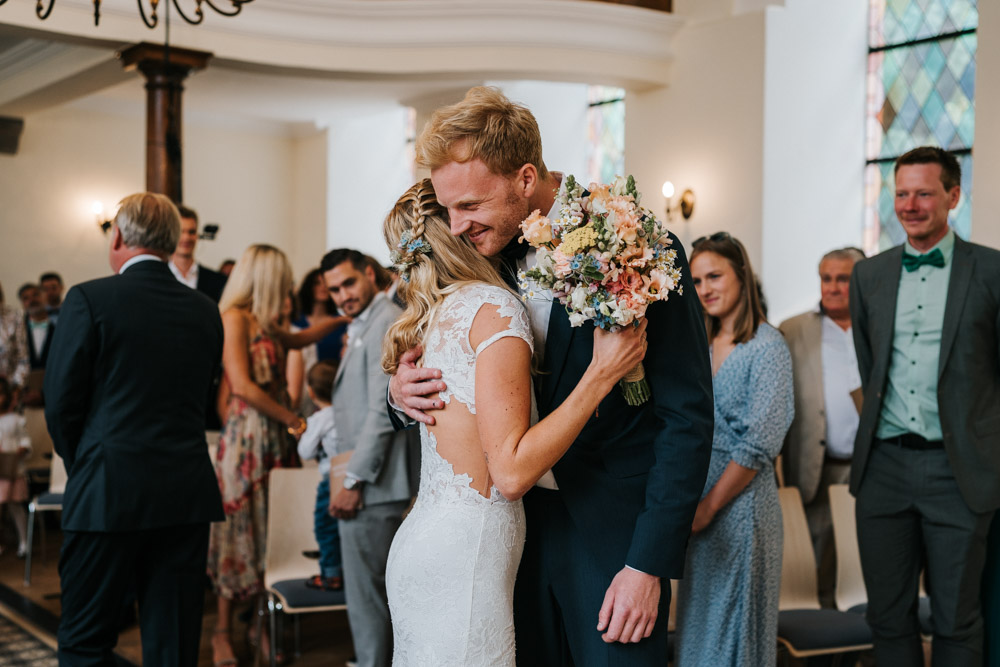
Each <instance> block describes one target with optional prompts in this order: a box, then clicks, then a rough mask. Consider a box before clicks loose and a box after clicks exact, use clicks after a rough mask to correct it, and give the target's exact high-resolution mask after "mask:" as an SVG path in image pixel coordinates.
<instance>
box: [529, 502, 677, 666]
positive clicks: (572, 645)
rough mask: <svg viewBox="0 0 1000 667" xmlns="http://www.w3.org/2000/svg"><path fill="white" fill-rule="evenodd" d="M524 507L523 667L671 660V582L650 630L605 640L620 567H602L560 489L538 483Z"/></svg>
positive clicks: (642, 663)
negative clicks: (635, 637) (604, 618)
mask: <svg viewBox="0 0 1000 667" xmlns="http://www.w3.org/2000/svg"><path fill="white" fill-rule="evenodd" d="M524 509H525V513H526V515H527V535H526V538H525V544H524V555H523V556H522V557H521V565H520V567H519V569H518V571H517V582H516V584H515V587H514V628H515V631H516V634H517V665H518V667H535V666H538V667H563V666H569V665H576V666H579V667H584V666H586V667H591V666H593V667H596V666H598V665H600V666H602V667H606V666H608V667H609V666H612V665H614V666H618V665H620V666H622V667H626V666H628V667H640V666H642V665H656V666H657V667H660V666H662V665H665V664H667V614H668V611H669V608H670V586H669V585H664V586H663V587H662V589H661V595H660V609H659V613H658V616H657V620H656V625H655V627H654V630H653V634H652V635H651V636H650V637H649V638H647V639H643V640H642V641H640V642H639V643H638V644H619V643H613V644H606V643H605V642H604V640H603V639H601V633H600V632H598V631H597V615H598V613H599V612H600V610H601V605H602V604H603V603H604V594H605V593H606V592H607V590H608V586H610V585H611V579H612V577H613V576H614V575H615V574H617V572H614V573H610V574H609V573H607V572H606V571H604V569H602V568H601V567H599V565H598V563H597V562H596V560H595V559H594V555H593V554H592V553H590V544H589V543H588V542H587V541H586V540H584V539H583V538H584V535H583V534H581V532H580V530H579V529H578V527H577V526H575V525H574V523H573V520H572V519H571V518H570V515H569V512H568V511H567V510H566V506H565V505H564V504H563V502H562V500H560V498H559V492H558V491H549V490H546V489H542V488H537V487H536V488H534V489H532V490H531V491H529V492H528V493H527V494H526V495H525V496H524ZM622 566H623V567H624V563H623V564H622Z"/></svg>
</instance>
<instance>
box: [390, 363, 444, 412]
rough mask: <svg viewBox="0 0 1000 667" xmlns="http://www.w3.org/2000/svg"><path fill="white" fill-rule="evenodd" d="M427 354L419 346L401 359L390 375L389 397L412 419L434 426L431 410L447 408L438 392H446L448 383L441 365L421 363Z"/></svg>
mask: <svg viewBox="0 0 1000 667" xmlns="http://www.w3.org/2000/svg"><path fill="white" fill-rule="evenodd" d="M423 353H424V351H423V349H422V348H421V347H420V346H419V345H418V346H417V347H414V348H411V349H409V350H407V351H406V352H404V353H403V355H402V356H401V357H400V358H399V368H398V369H397V370H396V374H395V375H393V376H392V377H391V378H389V397H390V398H391V399H392V402H393V404H394V405H396V406H397V407H399V408H400V409H401V410H402V411H403V412H405V413H406V415H407V416H408V417H409V418H410V419H414V420H416V421H418V422H421V423H424V424H427V425H428V426H433V425H434V417H432V416H430V415H428V414H427V411H429V410H440V409H441V408H443V407H444V402H443V401H442V400H441V399H440V398H438V397H437V396H436V395H435V394H437V393H438V392H439V391H444V389H445V383H444V382H442V381H441V371H440V370H438V369H437V368H421V367H419V366H417V363H418V362H419V361H420V357H421V356H423ZM432 396H433V397H432Z"/></svg>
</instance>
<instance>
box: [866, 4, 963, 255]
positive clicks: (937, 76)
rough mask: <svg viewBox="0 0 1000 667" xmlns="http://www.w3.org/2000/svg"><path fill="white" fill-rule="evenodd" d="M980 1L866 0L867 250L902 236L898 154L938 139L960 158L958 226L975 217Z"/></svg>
mask: <svg viewBox="0 0 1000 667" xmlns="http://www.w3.org/2000/svg"><path fill="white" fill-rule="evenodd" d="M976 2H977V0H870V4H869V7H870V24H869V38H868V44H869V48H868V104H867V117H868V128H867V135H868V136H867V145H866V157H867V166H866V168H865V209H866V210H865V230H864V245H865V250H866V251H867V252H868V253H869V254H871V253H874V252H878V251H879V250H884V249H885V248H888V247H891V246H894V245H898V244H900V243H902V242H903V241H904V240H905V239H906V234H905V233H904V231H903V228H902V226H901V225H900V224H899V221H898V220H897V219H896V214H895V211H894V209H893V198H894V191H895V179H894V178H893V167H894V163H895V160H896V158H898V157H899V156H900V155H902V154H903V153H905V152H906V151H908V150H910V149H911V148H916V147H917V146H926V145H932V146H940V147H941V148H944V149H945V150H948V151H950V152H952V153H954V154H955V156H956V157H958V159H959V163H960V164H961V165H962V199H961V201H960V202H959V204H958V207H957V208H956V209H955V210H954V211H952V215H951V225H952V227H953V228H954V229H955V232H956V233H957V234H958V235H959V236H961V237H963V238H968V237H969V233H970V231H971V225H972V219H971V210H972V141H973V135H974V129H975V117H976V116H975V105H974V99H975V79H976V28H977V27H978V25H979V10H978V8H977V5H976Z"/></svg>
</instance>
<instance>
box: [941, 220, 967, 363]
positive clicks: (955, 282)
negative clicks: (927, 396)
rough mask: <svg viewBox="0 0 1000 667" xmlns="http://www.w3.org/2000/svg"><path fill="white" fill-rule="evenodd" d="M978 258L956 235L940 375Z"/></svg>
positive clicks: (942, 339)
mask: <svg viewBox="0 0 1000 667" xmlns="http://www.w3.org/2000/svg"><path fill="white" fill-rule="evenodd" d="M975 263H976V260H975V258H974V257H973V256H972V253H971V252H969V246H968V245H967V244H966V243H965V242H964V241H962V239H960V238H958V237H957V236H956V237H955V250H954V252H953V253H952V256H951V279H950V280H949V281H948V297H947V298H948V300H947V302H945V306H944V323H943V325H942V327H941V351H940V352H939V354H938V377H941V374H942V373H943V372H944V367H945V364H946V363H947V362H948V356H949V354H950V353H951V348H952V347H953V346H954V343H955V336H956V335H958V325H959V320H960V319H961V318H962V309H963V308H964V307H965V296H966V294H968V293H969V283H970V282H971V280H972V272H973V269H974V268H975Z"/></svg>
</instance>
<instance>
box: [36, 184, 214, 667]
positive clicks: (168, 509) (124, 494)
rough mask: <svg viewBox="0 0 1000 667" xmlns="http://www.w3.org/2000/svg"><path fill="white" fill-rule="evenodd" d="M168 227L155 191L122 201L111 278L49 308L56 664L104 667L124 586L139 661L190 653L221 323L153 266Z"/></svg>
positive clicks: (179, 659) (173, 235) (184, 660)
mask: <svg viewBox="0 0 1000 667" xmlns="http://www.w3.org/2000/svg"><path fill="white" fill-rule="evenodd" d="M179 233H180V221H179V219H178V214H177V209H176V208H175V207H174V205H173V204H172V203H171V202H170V200H169V199H167V198H166V197H164V196H163V195H158V194H152V193H140V194H136V195H131V196H129V197H126V198H125V199H123V200H122V202H121V205H120V208H119V211H118V214H117V215H116V216H115V220H114V226H113V232H112V237H111V249H110V253H109V259H110V263H111V268H112V270H114V272H115V273H116V274H117V275H114V276H111V277H108V278H101V279H98V280H92V281H90V282H86V283H82V284H80V285H77V286H76V287H74V288H72V289H71V290H70V291H69V294H68V295H67V297H66V300H65V302H64V303H63V307H62V311H61V313H60V321H61V326H60V327H59V330H58V332H57V333H56V337H55V340H54V341H53V343H52V350H51V353H50V356H49V366H48V371H47V374H46V378H45V395H46V399H47V400H46V411H45V416H46V420H47V422H48V427H49V432H50V433H51V434H52V440H53V442H54V444H55V448H56V451H57V452H58V453H59V455H60V456H62V457H63V459H64V461H65V463H66V470H67V472H68V474H69V479H68V481H67V484H66V492H65V497H64V502H63V517H62V526H63V534H64V538H63V546H62V553H61V554H60V558H59V576H60V580H61V584H62V616H61V618H60V623H59V634H58V638H59V663H60V665H74V666H75V665H113V664H115V663H114V660H113V657H112V650H113V648H114V646H115V643H116V641H117V628H116V625H117V620H118V617H119V614H120V611H121V608H122V602H123V599H124V598H125V596H126V594H127V591H128V590H129V589H130V587H132V586H134V587H135V590H137V592H138V599H139V616H140V623H141V632H142V650H143V663H144V664H147V665H195V664H197V661H198V641H199V637H200V634H201V612H202V602H203V599H204V582H205V559H206V554H207V553H208V528H209V523H210V522H211V521H221V520H222V518H223V513H222V501H221V498H220V495H219V487H218V483H217V481H216V479H215V474H214V473H213V470H212V464H211V461H210V460H209V457H208V449H207V446H206V443H205V431H204V419H205V413H204V411H205V403H206V401H205V397H206V395H207V394H208V392H209V387H210V386H211V383H212V377H213V374H214V373H215V372H216V369H217V368H218V366H219V363H220V358H221V355H222V322H221V320H220V318H219V311H218V308H217V307H216V306H215V304H214V303H212V301H211V300H209V299H208V298H206V297H205V296H204V295H202V294H200V293H198V292H196V291H194V290H190V289H188V288H187V287H185V286H183V285H181V284H179V283H178V282H177V281H176V280H175V279H174V277H173V276H172V275H171V273H170V270H169V269H168V268H167V265H166V259H167V258H168V257H169V256H170V253H171V252H173V250H174V246H175V245H176V244H177V238H178V235H179Z"/></svg>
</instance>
